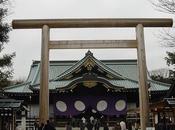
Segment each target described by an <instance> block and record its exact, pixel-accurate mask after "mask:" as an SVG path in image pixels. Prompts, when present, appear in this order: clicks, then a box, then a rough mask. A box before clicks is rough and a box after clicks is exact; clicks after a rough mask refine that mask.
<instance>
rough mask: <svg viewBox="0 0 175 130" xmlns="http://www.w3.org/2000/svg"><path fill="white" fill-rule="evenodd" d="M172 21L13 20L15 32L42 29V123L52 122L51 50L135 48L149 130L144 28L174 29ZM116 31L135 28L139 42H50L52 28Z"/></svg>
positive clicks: (143, 121) (143, 114) (142, 111)
mask: <svg viewBox="0 0 175 130" xmlns="http://www.w3.org/2000/svg"><path fill="white" fill-rule="evenodd" d="M172 24H173V20H172V19H160V18H159V19H148V18H147V19H36V20H32V19H31V20H13V22H12V25H13V28H14V29H34V28H35V29H36V28H37V29H42V47H41V75H40V77H41V78H40V99H39V106H40V107H39V120H40V123H45V122H46V120H48V119H49V89H48V82H49V80H48V75H49V70H48V68H49V50H50V49H91V48H92V49H99V48H104V49H105V48H136V49H137V58H138V75H139V104H140V123H141V130H146V126H147V122H148V115H149V99H148V84H147V69H146V58H145V45H144V44H145V43H144V30H143V29H144V27H172ZM107 27H108V28H114V27H125V28H126V27H128V28H129V27H135V28H136V40H73V41H50V28H107Z"/></svg>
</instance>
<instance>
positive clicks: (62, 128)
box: [56, 127, 155, 130]
mask: <svg viewBox="0 0 175 130" xmlns="http://www.w3.org/2000/svg"><path fill="white" fill-rule="evenodd" d="M56 130H66V128H65V127H59V128H56ZM72 130H80V128H78V127H75V128H72ZM85 130H87V129H85ZM100 130H103V127H100ZM109 130H113V129H112V127H109ZM147 130H155V129H154V128H147Z"/></svg>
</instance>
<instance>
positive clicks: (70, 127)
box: [66, 122, 72, 130]
mask: <svg viewBox="0 0 175 130" xmlns="http://www.w3.org/2000/svg"><path fill="white" fill-rule="evenodd" d="M66 130H72V125H71V123H70V122H68V123H67V125H66Z"/></svg>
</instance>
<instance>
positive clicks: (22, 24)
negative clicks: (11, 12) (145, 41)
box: [12, 18, 173, 29]
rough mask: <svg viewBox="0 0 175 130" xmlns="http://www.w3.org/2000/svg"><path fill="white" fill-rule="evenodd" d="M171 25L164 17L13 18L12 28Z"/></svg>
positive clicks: (170, 21) (171, 22)
mask: <svg viewBox="0 0 175 130" xmlns="http://www.w3.org/2000/svg"><path fill="white" fill-rule="evenodd" d="M138 24H142V25H143V26H144V27H172V24H173V20H172V19H166V18H156V19H153V18H145V19H141V18H135V19H30V20H29V19H23V20H22V19H21V20H13V21H12V27H13V28H14V29H31V28H42V27H43V26H44V25H48V26H49V27H50V28H106V27H136V26H137V25H138Z"/></svg>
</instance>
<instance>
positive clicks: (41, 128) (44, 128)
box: [34, 120, 56, 130]
mask: <svg viewBox="0 0 175 130" xmlns="http://www.w3.org/2000/svg"><path fill="white" fill-rule="evenodd" d="M34 127H35V130H56V129H55V126H54V124H53V123H52V122H50V121H49V120H47V123H46V124H44V123H41V124H40V125H39V124H38V123H37V122H35V123H34Z"/></svg>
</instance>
